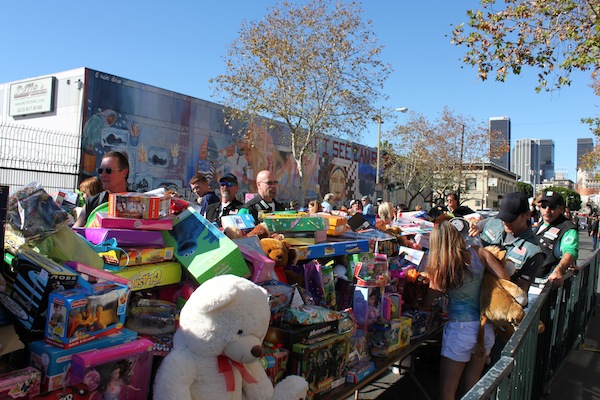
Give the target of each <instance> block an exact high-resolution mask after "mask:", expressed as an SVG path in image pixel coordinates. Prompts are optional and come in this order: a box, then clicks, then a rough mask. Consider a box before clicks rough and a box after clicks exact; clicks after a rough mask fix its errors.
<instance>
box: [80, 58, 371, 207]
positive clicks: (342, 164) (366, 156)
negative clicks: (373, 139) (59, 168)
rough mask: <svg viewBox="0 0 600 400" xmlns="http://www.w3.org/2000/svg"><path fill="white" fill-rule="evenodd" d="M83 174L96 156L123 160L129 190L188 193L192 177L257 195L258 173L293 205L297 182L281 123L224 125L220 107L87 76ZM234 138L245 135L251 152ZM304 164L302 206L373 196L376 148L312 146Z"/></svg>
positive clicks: (90, 171)
mask: <svg viewBox="0 0 600 400" xmlns="http://www.w3.org/2000/svg"><path fill="white" fill-rule="evenodd" d="M85 83H86V92H85V109H84V117H83V131H82V132H83V134H82V150H83V156H82V175H83V176H84V177H85V176H91V175H95V174H97V172H96V170H97V168H98V166H99V164H100V161H101V158H102V155H103V154H105V153H106V152H108V151H109V150H118V151H122V152H124V153H126V154H127V155H128V157H129V163H130V174H129V186H130V188H131V189H132V190H135V191H140V192H141V191H147V190H150V189H154V188H157V187H166V188H169V189H174V190H177V191H179V192H180V193H181V194H184V195H188V194H189V190H188V189H189V185H188V181H189V179H190V178H191V177H192V176H193V175H194V173H195V172H196V171H198V172H201V173H204V174H207V175H208V176H210V177H212V178H213V179H214V182H213V184H214V185H215V187H214V189H216V183H215V182H216V181H217V180H218V178H219V177H220V176H222V175H224V174H226V173H232V174H234V175H235V176H237V178H238V180H239V183H240V190H239V194H238V196H240V200H243V198H244V195H245V194H246V193H255V192H256V182H255V176H256V173H257V172H258V171H261V170H263V169H270V170H272V171H274V172H275V174H276V176H277V179H278V180H279V182H280V184H279V187H278V196H277V198H278V200H282V201H289V200H294V199H298V198H300V193H299V188H300V182H299V179H300V177H299V175H298V171H297V168H296V164H295V161H294V159H293V157H292V154H291V152H290V150H289V149H290V147H289V142H288V139H289V137H288V135H287V134H286V132H287V130H286V129H287V128H286V127H285V126H283V125H280V124H269V125H274V126H273V127H272V128H271V127H269V128H266V127H262V126H254V125H251V126H233V127H230V126H226V125H225V123H224V115H223V112H222V106H220V105H218V104H215V103H211V102H207V101H204V100H200V99H196V98H193V97H190V96H185V95H182V94H178V93H175V92H170V91H167V90H164V89H159V88H156V87H153V86H149V85H145V84H142V83H139V82H135V81H131V80H128V79H124V78H121V77H118V76H114V75H110V74H106V73H103V72H99V71H94V70H90V69H86V79H85ZM238 132H243V133H244V134H245V135H252V138H253V143H254V145H253V146H249V145H248V142H247V141H246V140H244V139H243V138H242V137H240V135H239V133H238ZM313 148H314V150H315V151H314V153H312V154H310V155H309V156H307V157H306V159H305V171H304V188H305V190H306V195H305V198H306V199H311V198H319V199H322V197H323V195H324V194H326V193H328V192H332V193H334V194H335V198H336V201H337V202H338V204H339V205H341V203H340V202H342V201H343V202H344V203H347V200H349V199H352V198H358V197H360V196H362V195H365V194H367V195H371V196H374V194H375V167H374V166H375V164H376V158H377V152H376V150H375V149H373V148H370V147H366V146H362V145H359V144H357V143H353V142H350V141H346V140H343V139H338V138H334V137H323V138H319V139H317V140H315V142H314V145H313Z"/></svg>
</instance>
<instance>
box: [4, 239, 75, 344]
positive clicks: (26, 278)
mask: <svg viewBox="0 0 600 400" xmlns="http://www.w3.org/2000/svg"><path fill="white" fill-rule="evenodd" d="M11 265H12V266H13V268H3V269H2V273H3V275H4V277H5V279H6V282H7V293H10V295H7V293H0V304H2V305H3V306H4V307H5V308H6V309H7V310H8V311H10V312H11V313H12V314H13V315H14V316H15V318H16V320H17V321H19V323H20V324H22V325H23V326H24V327H25V328H26V329H27V330H28V331H30V332H33V333H37V334H42V333H43V332H44V330H45V327H46V316H45V314H46V310H47V308H48V298H49V296H50V293H51V292H52V291H55V290H64V289H70V288H73V287H75V284H76V283H77V273H75V271H73V270H72V269H70V268H68V267H66V266H63V265H60V264H57V263H55V262H54V261H52V260H50V259H49V258H47V257H44V256H43V255H41V254H39V253H37V252H35V251H33V250H31V249H29V248H27V247H26V246H21V247H20V250H19V253H18V254H17V255H16V257H14V258H13V259H12V263H11ZM13 271H15V272H13Z"/></svg>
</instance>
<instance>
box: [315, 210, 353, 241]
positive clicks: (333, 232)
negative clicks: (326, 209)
mask: <svg viewBox="0 0 600 400" xmlns="http://www.w3.org/2000/svg"><path fill="white" fill-rule="evenodd" d="M319 216H321V217H323V218H325V229H326V230H327V234H328V235H330V236H339V235H341V234H343V233H344V232H346V225H347V224H348V218H346V217H344V216H340V215H331V214H325V213H323V214H319Z"/></svg>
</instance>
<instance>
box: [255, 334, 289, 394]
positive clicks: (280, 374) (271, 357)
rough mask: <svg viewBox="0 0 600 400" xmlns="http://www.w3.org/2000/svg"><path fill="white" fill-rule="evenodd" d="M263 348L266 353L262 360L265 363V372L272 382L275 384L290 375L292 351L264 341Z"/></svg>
mask: <svg viewBox="0 0 600 400" xmlns="http://www.w3.org/2000/svg"><path fill="white" fill-rule="evenodd" d="M263 350H264V355H263V356H262V357H261V361H260V362H261V363H264V365H265V372H266V373H267V376H268V377H269V380H270V381H271V383H272V384H274V385H275V384H277V382H279V381H280V380H282V379H283V378H284V377H285V376H286V375H288V373H287V371H288V368H287V367H288V364H289V360H290V351H289V350H288V349H284V348H282V347H275V346H273V345H271V344H270V343H263Z"/></svg>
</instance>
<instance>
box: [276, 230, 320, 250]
mask: <svg viewBox="0 0 600 400" xmlns="http://www.w3.org/2000/svg"><path fill="white" fill-rule="evenodd" d="M282 235H283V238H284V239H285V241H286V243H287V244H289V245H290V246H311V245H313V244H317V243H323V242H326V241H327V232H326V231H312V232H284V233H283V234H282Z"/></svg>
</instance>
